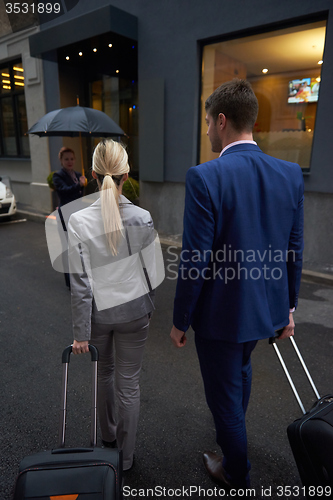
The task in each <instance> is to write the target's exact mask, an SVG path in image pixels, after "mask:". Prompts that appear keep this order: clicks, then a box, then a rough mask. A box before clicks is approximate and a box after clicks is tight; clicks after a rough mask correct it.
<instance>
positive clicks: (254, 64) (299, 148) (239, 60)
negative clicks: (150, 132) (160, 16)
mask: <svg viewBox="0 0 333 500" xmlns="http://www.w3.org/2000/svg"><path fill="white" fill-rule="evenodd" d="M325 33H326V21H318V22H315V23H311V24H306V25H301V26H294V27H292V28H286V29H281V30H278V31H272V32H269V33H262V34H257V35H254V36H248V37H243V38H238V39H233V40H227V41H222V42H219V43H214V44H210V45H206V46H205V47H204V50H203V61H202V110H201V144H200V146H201V147H200V162H205V161H208V160H210V159H213V158H215V157H216V156H217V155H216V154H214V153H212V152H211V149H210V143H209V140H208V138H207V137H206V132H207V127H206V124H205V115H206V113H205V101H206V99H207V97H208V96H209V95H210V94H211V93H212V92H213V91H214V90H215V89H216V88H217V87H218V86H219V85H221V84H222V83H223V82H226V81H228V80H232V79H233V78H235V77H236V78H244V79H247V80H248V81H249V82H250V83H251V85H252V87H253V90H254V92H255V94H256V96H257V98H258V101H259V114H258V118H257V122H256V124H255V128H254V140H255V141H256V142H257V143H258V146H259V147H260V148H261V149H262V150H263V151H264V153H267V154H269V155H272V156H275V157H277V158H281V159H283V160H288V161H293V162H296V163H299V165H300V166H301V167H302V168H303V169H309V168H310V159H311V149H312V141H313V133H314V129H315V120H316V113H317V105H318V99H319V95H320V81H321V68H322V64H323V53H324V44H325Z"/></svg>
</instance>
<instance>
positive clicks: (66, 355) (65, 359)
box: [59, 344, 98, 448]
mask: <svg viewBox="0 0 333 500" xmlns="http://www.w3.org/2000/svg"><path fill="white" fill-rule="evenodd" d="M89 351H90V355H91V361H92V384H91V399H92V406H91V436H90V444H91V446H96V441H97V362H98V350H97V348H96V347H95V346H93V345H90V344H89ZM71 352H72V346H71V345H69V346H68V347H66V349H65V350H64V351H63V353H62V364H63V371H62V386H61V413H60V425H59V448H64V446H65V432H66V414H67V385H68V365H69V361H70V355H71Z"/></svg>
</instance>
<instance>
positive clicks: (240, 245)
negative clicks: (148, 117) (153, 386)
mask: <svg viewBox="0 0 333 500" xmlns="http://www.w3.org/2000/svg"><path fill="white" fill-rule="evenodd" d="M205 109H206V122H207V126H208V131H207V135H208V137H209V139H210V142H211V145H212V150H213V151H214V152H221V154H220V157H219V158H217V159H215V160H212V161H209V162H207V163H203V164H201V165H198V166H196V167H192V168H190V169H189V170H188V172H187V175H186V196H185V212H184V233H183V248H182V252H181V259H180V267H179V274H178V282H177V290H176V297H175V303H174V326H173V328H172V330H171V338H172V341H173V343H174V345H175V346H177V347H183V346H184V345H185V343H186V336H185V332H186V331H187V330H188V328H189V326H190V325H191V326H192V327H193V330H194V332H195V342H196V348H197V353H198V358H199V362H200V368H201V373H202V377H203V381H204V387H205V394H206V399H207V403H208V406H209V408H210V410H211V412H212V414H213V417H214V422H215V427H216V440H217V443H218V444H219V446H220V447H221V449H222V453H223V459H222V457H219V456H218V455H217V454H215V453H212V452H206V453H204V456H203V459H204V464H205V467H206V469H207V471H208V473H209V474H210V476H211V477H212V478H213V479H214V480H215V481H216V482H217V483H218V484H219V485H221V486H223V487H225V488H229V489H230V488H232V487H236V488H242V487H247V486H249V484H250V483H249V470H250V463H249V461H248V458H247V437H246V427H245V413H246V409H247V405H248V402H249V398H250V391H251V375H252V369H251V352H252V350H253V349H254V347H255V345H256V343H257V341H258V340H259V339H264V338H269V337H272V336H274V335H275V332H276V331H277V330H280V332H279V333H280V336H279V338H281V339H282V338H286V337H290V336H291V335H293V334H294V326H295V325H294V321H293V311H294V310H295V307H296V306H297V299H298V291H299V286H300V280H301V272H302V252H303V193H304V184H303V175H302V171H301V169H300V167H299V166H298V165H296V164H294V163H289V162H286V161H282V160H278V159H275V158H272V157H270V156H268V155H266V154H264V153H263V152H262V151H261V150H260V149H259V147H258V146H257V145H256V143H255V142H254V141H253V135H252V130H253V126H254V124H255V121H256V118H257V114H258V101H257V98H256V96H255V94H254V92H253V90H252V87H251V85H250V84H249V83H248V82H247V81H245V80H238V79H234V80H232V81H231V82H227V83H224V84H222V85H221V86H220V87H219V88H218V89H216V90H215V91H214V92H213V94H212V95H211V96H210V97H209V98H208V99H207V101H206V103H205ZM281 331H282V333H281Z"/></svg>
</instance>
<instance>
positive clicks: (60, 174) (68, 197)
mask: <svg viewBox="0 0 333 500" xmlns="http://www.w3.org/2000/svg"><path fill="white" fill-rule="evenodd" d="M74 173H75V176H76V178H77V180H78V182H77V184H76V183H75V182H74V181H73V179H72V177H71V176H70V175H69V174H68V173H67V172H66V170H65V169H64V168H61V169H60V170H58V171H57V172H54V174H53V184H54V187H55V189H56V191H57V194H58V196H59V200H60V207H62V206H63V205H66V204H67V203H70V202H71V201H74V200H77V199H78V198H81V197H82V196H83V187H82V186H81V184H80V182H79V179H80V177H81V175H82V174H80V172H74Z"/></svg>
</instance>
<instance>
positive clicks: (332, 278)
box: [16, 210, 333, 286]
mask: <svg viewBox="0 0 333 500" xmlns="http://www.w3.org/2000/svg"><path fill="white" fill-rule="evenodd" d="M16 213H17V214H18V215H19V216H22V217H26V218H27V219H28V220H31V221H33V222H39V223H40V222H42V223H44V222H45V219H46V217H47V216H48V214H45V215H43V214H36V213H33V212H29V211H26V210H17V212H16ZM171 238H172V237H171ZM171 238H170V239H169V238H168V237H167V236H165V235H163V236H162V237H160V243H161V245H163V246H167V247H168V246H169V247H170V246H172V247H176V248H179V249H181V248H182V243H181V242H179V241H176V240H173V239H171ZM302 279H303V280H305V281H308V282H311V283H316V284H319V285H328V286H333V275H331V274H325V273H319V272H317V271H310V270H309V269H303V270H302Z"/></svg>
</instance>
